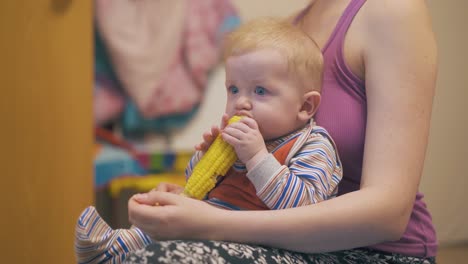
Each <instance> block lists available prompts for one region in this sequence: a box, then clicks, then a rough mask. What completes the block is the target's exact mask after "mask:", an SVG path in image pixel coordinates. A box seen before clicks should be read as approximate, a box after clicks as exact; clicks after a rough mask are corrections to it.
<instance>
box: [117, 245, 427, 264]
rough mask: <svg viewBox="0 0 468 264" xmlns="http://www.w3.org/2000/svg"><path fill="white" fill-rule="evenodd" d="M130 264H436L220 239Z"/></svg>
mask: <svg viewBox="0 0 468 264" xmlns="http://www.w3.org/2000/svg"><path fill="white" fill-rule="evenodd" d="M125 263H128V264H143V263H148V264H151V263H212V264H218V263H221V264H222V263H259V264H262V263H265V264H269V263H320V264H334V263H347V264H354V263H356V264H364V263H369V264H371V263H372V264H386V263H395V264H398V263H405V264H406V263H421V264H434V263H435V258H416V257H409V256H404V255H400V254H396V253H386V252H381V251H376V250H371V249H365V248H360V249H353V250H345V251H339V252H333V253H322V254H302V253H297V252H292V251H287V250H281V249H275V248H268V247H261V246H253V245H245V244H237V243H231V242H220V241H180V240H175V241H164V242H157V243H153V244H151V245H149V246H147V247H146V248H145V249H142V250H139V251H137V252H133V253H132V254H130V255H129V256H128V257H127V259H126V262H125Z"/></svg>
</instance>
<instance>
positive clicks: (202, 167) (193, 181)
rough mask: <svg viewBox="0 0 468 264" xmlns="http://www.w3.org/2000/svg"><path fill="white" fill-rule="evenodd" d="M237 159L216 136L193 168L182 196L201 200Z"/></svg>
mask: <svg viewBox="0 0 468 264" xmlns="http://www.w3.org/2000/svg"><path fill="white" fill-rule="evenodd" d="M241 118H242V117H241V116H233V117H231V119H229V122H228V123H229V124H231V123H234V122H237V121H239V120H240V119H241ZM236 159H237V155H236V152H235V151H234V148H233V147H232V146H231V145H229V144H228V143H226V142H225V141H224V140H223V139H222V138H221V135H218V136H217V137H216V139H215V140H214V141H213V143H212V144H211V146H210V147H209V148H208V150H207V151H206V153H205V154H204V155H203V157H202V158H201V159H200V161H199V162H198V163H197V165H195V168H193V172H192V175H191V176H190V178H189V179H188V181H187V184H186V185H185V189H184V194H185V195H187V196H189V197H193V198H196V199H199V200H201V199H203V197H205V196H206V194H207V193H208V192H209V191H211V189H213V188H214V187H215V185H216V182H217V177H218V176H224V175H226V173H227V172H228V170H229V168H231V166H232V165H233V164H234V162H235V161H236Z"/></svg>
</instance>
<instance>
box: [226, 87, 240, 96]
mask: <svg viewBox="0 0 468 264" xmlns="http://www.w3.org/2000/svg"><path fill="white" fill-rule="evenodd" d="M228 90H229V92H231V93H232V94H236V93H238V92H239V88H237V87H236V86H229V89H228Z"/></svg>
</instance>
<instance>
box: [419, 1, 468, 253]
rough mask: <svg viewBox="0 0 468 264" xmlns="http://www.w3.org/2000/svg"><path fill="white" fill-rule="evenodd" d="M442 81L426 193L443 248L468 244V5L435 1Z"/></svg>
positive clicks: (436, 100) (426, 171)
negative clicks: (444, 245) (467, 164)
mask: <svg viewBox="0 0 468 264" xmlns="http://www.w3.org/2000/svg"><path fill="white" fill-rule="evenodd" d="M428 3H429V7H430V11H431V14H432V17H433V25H434V31H435V34H436V37H437V42H438V47H439V76H438V80H437V90H436V96H435V98H434V107H433V116H432V124H431V135H430V143H429V149H428V153H427V158H426V163H425V168H424V175H423V181H422V183H421V189H422V190H423V191H424V192H425V194H426V201H427V203H428V206H429V208H430V209H431V212H432V214H433V219H434V223H435V225H436V229H437V232H438V238H439V240H440V242H441V243H442V244H447V243H455V242H458V241H468V225H467V224H466V223H468V203H466V202H465V201H466V188H467V187H468V175H467V171H466V166H465V162H467V161H466V160H465V159H466V158H467V157H468V140H467V138H466V137H467V135H468V117H467V115H466V113H467V111H466V100H467V98H468V89H467V88H468V87H467V86H468V72H467V69H468V56H467V52H466V49H467V47H468V31H467V29H466V24H467V22H466V10H468V2H467V1H464V0H446V1H437V0H429V1H428Z"/></svg>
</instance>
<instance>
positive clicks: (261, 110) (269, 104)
mask: <svg viewBox="0 0 468 264" xmlns="http://www.w3.org/2000/svg"><path fill="white" fill-rule="evenodd" d="M292 72H293V71H289V70H288V63H287V60H286V58H285V57H284V56H282V55H281V54H280V53H279V52H277V51H274V50H270V49H263V50H258V51H253V52H249V53H246V54H243V55H239V56H232V57H229V58H228V59H227V61H226V89H227V104H226V113H228V115H229V116H233V115H243V116H249V117H251V118H253V119H255V121H257V123H258V126H259V128H260V132H261V133H262V135H263V137H264V139H265V140H271V139H275V138H278V137H280V136H283V135H286V134H288V133H290V132H292V131H294V130H297V129H298V128H300V127H301V126H303V125H304V121H303V120H299V118H298V113H299V111H300V109H301V107H302V105H303V103H304V98H303V97H304V93H303V92H302V89H300V88H299V87H298V85H299V80H298V79H297V78H296V77H294V76H292V75H293V74H291V73H292Z"/></svg>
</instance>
